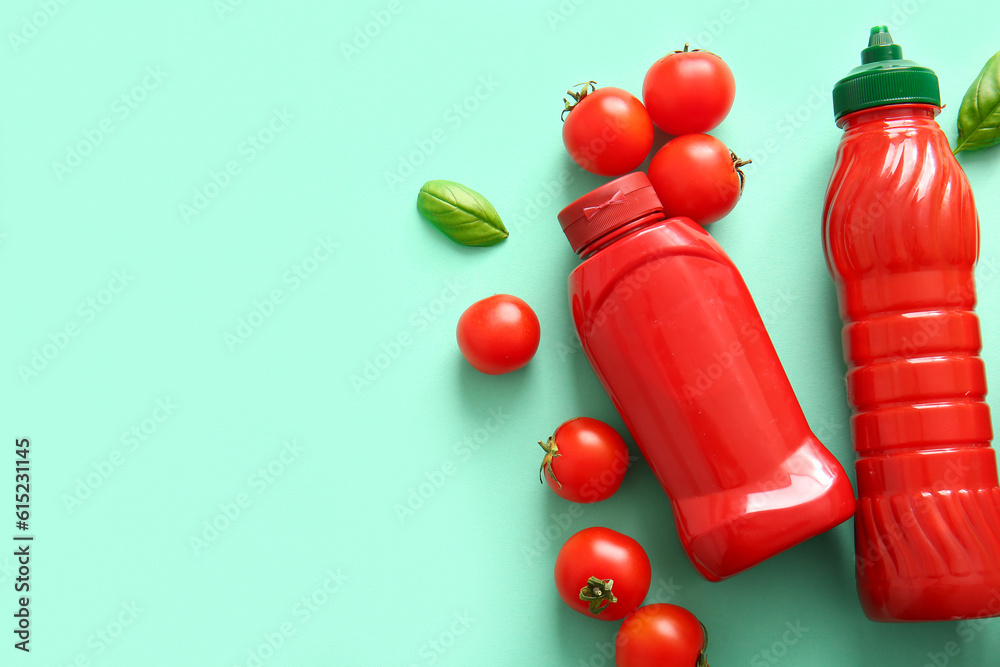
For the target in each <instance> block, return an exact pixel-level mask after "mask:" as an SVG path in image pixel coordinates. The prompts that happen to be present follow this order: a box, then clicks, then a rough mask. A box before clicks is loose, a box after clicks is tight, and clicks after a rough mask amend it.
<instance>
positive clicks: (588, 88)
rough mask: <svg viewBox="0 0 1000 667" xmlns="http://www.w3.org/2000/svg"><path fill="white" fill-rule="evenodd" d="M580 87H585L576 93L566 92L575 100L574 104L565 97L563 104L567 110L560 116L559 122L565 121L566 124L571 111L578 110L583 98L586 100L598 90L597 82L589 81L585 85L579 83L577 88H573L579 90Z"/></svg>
mask: <svg viewBox="0 0 1000 667" xmlns="http://www.w3.org/2000/svg"><path fill="white" fill-rule="evenodd" d="M579 86H583V87H582V88H580V91H579V92H574V91H573V90H572V89H570V90H567V91H566V94H567V95H569V96H570V97H572V98H573V103H572V104H571V103H570V102H569V100H567V99H566V98H565V97H564V98H563V104H564V105H565V107H566V108H565V109H563V112H562V115H561V116H559V120H561V121H563V122H564V123H565V122H566V114H568V113H569V112H570V111H572V110H573V109H574V108H576V105H577V104H579V103H580V102H582V101H583V98H585V97H586V96H587V95H589V94H590V93H592V92H594V91H595V90H597V82H596V81H587V82H585V83H578V84H576V86H573V87H574V88H577V87H579Z"/></svg>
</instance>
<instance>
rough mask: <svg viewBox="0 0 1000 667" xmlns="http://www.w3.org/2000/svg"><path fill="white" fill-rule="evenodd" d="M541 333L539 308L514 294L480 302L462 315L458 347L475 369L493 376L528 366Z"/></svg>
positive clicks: (488, 298)
mask: <svg viewBox="0 0 1000 667" xmlns="http://www.w3.org/2000/svg"><path fill="white" fill-rule="evenodd" d="M540 336H541V328H540V326H539V324H538V317H537V316H536V315H535V311H533V310H532V309H531V306H529V305H528V304H526V303H525V302H524V301H523V300H521V299H519V298H517V297H516V296H511V295H510V294H494V295H493V296H490V297H487V298H485V299H482V300H480V301H477V302H475V303H474V304H472V305H471V306H469V307H468V308H467V309H466V310H465V312H464V313H462V316H461V317H460V318H458V349H459V350H461V351H462V356H463V357H465V360H466V361H468V362H469V363H470V364H472V367H473V368H475V369H476V370H478V371H482V372H483V373H487V374H489V375H500V374H501V373H510V372H511V371H516V370H517V369H518V368H522V367H524V366H525V365H526V364H527V363H528V362H529V361H531V358H532V357H533V356H535V351H536V350H537V349H538V340H539V337H540Z"/></svg>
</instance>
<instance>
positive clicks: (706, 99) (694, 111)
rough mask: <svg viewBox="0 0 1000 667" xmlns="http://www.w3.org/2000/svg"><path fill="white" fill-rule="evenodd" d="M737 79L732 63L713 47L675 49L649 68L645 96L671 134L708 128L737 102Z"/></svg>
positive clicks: (651, 112)
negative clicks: (712, 50)
mask: <svg viewBox="0 0 1000 667" xmlns="http://www.w3.org/2000/svg"><path fill="white" fill-rule="evenodd" d="M735 97H736V80H735V79H733V72H732V70H730V69H729V65H727V64H726V62H725V61H724V60H723V59H722V58H720V57H719V56H717V55H715V54H714V53H711V52H709V51H702V50H700V49H695V50H694V51H688V45H687V44H685V45H684V50H683V51H674V52H673V53H669V54H667V55H666V56H664V57H662V58H660V59H659V60H657V61H656V62H655V63H653V66H652V67H650V68H649V71H648V72H646V78H645V79H643V82H642V99H643V101H644V102H645V103H646V110H647V111H648V112H649V117H650V118H651V119H652V120H653V123H654V124H656V126H657V127H658V128H660V129H661V130H663V131H664V132H666V133H667V134H673V135H680V134H690V133H692V132H708V131H709V130H711V129H712V128H713V127H715V126H716V125H718V124H719V123H721V122H722V120H723V119H724V118H725V117H726V115H727V114H728V113H729V110H730V109H731V108H732V106H733V98H735Z"/></svg>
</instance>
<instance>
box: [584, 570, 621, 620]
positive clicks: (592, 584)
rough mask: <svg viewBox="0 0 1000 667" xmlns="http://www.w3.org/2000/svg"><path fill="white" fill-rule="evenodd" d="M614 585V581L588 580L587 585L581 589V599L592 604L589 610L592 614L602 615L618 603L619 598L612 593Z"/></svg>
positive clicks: (595, 578)
mask: <svg viewBox="0 0 1000 667" xmlns="http://www.w3.org/2000/svg"><path fill="white" fill-rule="evenodd" d="M614 585H615V581H614V579H598V578H597V577H590V578H589V579H587V585H586V586H584V587H583V588H581V589H580V599H581V600H584V601H585V602H589V603H590V605H589V607H588V609H589V610H590V613H591V614H600V613H601V612H602V611H604V610H605V609H607V608H608V606H609V605H610V604H611V603H613V602H618V598H616V597H615V594H614V593H612V592H611V587H612V586H614Z"/></svg>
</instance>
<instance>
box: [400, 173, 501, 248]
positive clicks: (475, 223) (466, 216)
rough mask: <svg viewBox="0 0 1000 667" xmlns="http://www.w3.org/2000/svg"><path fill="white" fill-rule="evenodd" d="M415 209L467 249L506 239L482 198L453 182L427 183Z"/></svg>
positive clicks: (484, 199)
mask: <svg viewBox="0 0 1000 667" xmlns="http://www.w3.org/2000/svg"><path fill="white" fill-rule="evenodd" d="M417 209H418V210H419V211H420V213H421V214H423V216H424V217H425V218H427V219H428V220H430V221H431V222H432V223H433V224H434V226H435V227H437V228H438V229H440V230H441V231H442V232H444V233H445V234H446V235H447V236H448V237H449V238H450V239H451V240H452V241H455V242H456V243H461V244H462V245H468V246H488V245H495V244H497V243H500V242H501V241H503V240H504V239H505V238H507V236H508V233H507V228H506V227H504V226H503V222H501V221H500V216H499V215H497V212H496V210H495V209H494V208H493V206H492V204H490V203H489V202H488V201H487V200H486V197H484V196H482V195H481V194H479V193H478V192H476V191H475V190H472V189H470V188H467V187H465V186H464V185H461V184H459V183H455V182H454V181H427V182H426V183H424V186H423V187H422V188H420V194H419V195H417Z"/></svg>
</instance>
